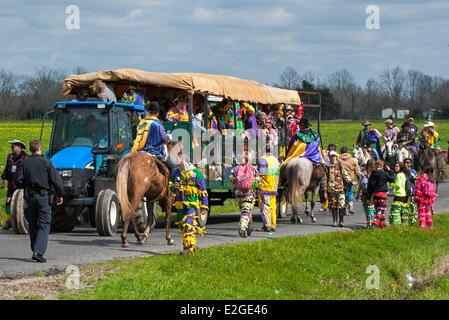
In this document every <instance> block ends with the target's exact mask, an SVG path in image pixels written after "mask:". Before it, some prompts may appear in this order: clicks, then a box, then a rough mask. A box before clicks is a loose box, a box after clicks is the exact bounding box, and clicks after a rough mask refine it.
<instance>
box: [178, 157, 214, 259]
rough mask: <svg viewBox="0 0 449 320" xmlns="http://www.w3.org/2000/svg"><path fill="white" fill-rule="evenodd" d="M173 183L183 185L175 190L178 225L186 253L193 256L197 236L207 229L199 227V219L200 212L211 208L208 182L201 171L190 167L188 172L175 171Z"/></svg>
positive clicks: (179, 169)
mask: <svg viewBox="0 0 449 320" xmlns="http://www.w3.org/2000/svg"><path fill="white" fill-rule="evenodd" d="M172 182H179V183H180V185H181V186H180V188H179V189H178V190H174V192H175V193H176V199H175V207H176V209H177V212H178V222H177V224H178V225H179V226H180V228H181V235H182V239H183V246H184V251H185V252H187V253H189V254H192V255H193V254H194V253H195V251H196V249H197V245H196V234H197V233H198V234H199V235H201V236H203V235H204V233H205V230H204V229H205V228H204V227H200V226H199V225H198V222H197V218H198V214H199V213H200V210H208V208H209V207H208V197H207V190H206V181H205V180H204V176H203V174H202V172H201V170H200V169H198V168H196V167H195V166H193V165H190V166H189V167H188V168H187V170H182V169H181V168H176V169H174V170H173V173H172Z"/></svg>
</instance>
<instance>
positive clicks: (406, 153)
mask: <svg viewBox="0 0 449 320" xmlns="http://www.w3.org/2000/svg"><path fill="white" fill-rule="evenodd" d="M397 155H398V162H404V160H405V159H412V163H413V152H412V150H411V149H410V148H407V147H402V148H398V150H397Z"/></svg>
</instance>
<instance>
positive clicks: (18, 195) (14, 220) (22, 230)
mask: <svg viewBox="0 0 449 320" xmlns="http://www.w3.org/2000/svg"><path fill="white" fill-rule="evenodd" d="M23 193H24V191H23V189H19V190H16V191H15V192H14V194H13V195H12V200H11V226H12V230H13V231H14V233H15V234H28V221H27V220H26V219H25V213H24V212H25V210H24V209H25V199H24V198H23Z"/></svg>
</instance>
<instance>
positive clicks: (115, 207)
mask: <svg viewBox="0 0 449 320" xmlns="http://www.w3.org/2000/svg"><path fill="white" fill-rule="evenodd" d="M119 220H120V202H119V200H118V197H117V194H116V193H115V192H114V191H112V190H110V189H106V190H102V191H100V193H99V194H98V197H97V205H96V206H95V224H96V227H97V231H98V233H99V234H100V235H101V236H106V237H110V236H113V235H115V234H116V233H117V229H118V225H119Z"/></svg>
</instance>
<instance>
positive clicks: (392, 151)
mask: <svg viewBox="0 0 449 320" xmlns="http://www.w3.org/2000/svg"><path fill="white" fill-rule="evenodd" d="M396 149H397V147H396V146H395V143H394V141H392V140H387V141H385V144H384V159H385V163H387V164H388V165H389V166H390V167H394V165H395V164H396V159H397V150H396Z"/></svg>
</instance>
